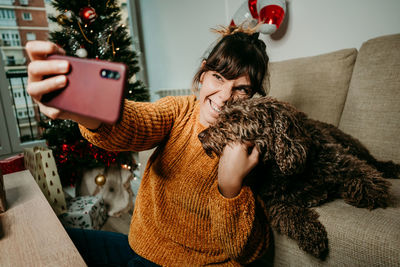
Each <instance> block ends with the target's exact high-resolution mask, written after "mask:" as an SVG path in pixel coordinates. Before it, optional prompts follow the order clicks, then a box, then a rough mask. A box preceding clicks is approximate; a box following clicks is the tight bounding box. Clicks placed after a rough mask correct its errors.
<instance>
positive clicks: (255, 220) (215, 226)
mask: <svg viewBox="0 0 400 267" xmlns="http://www.w3.org/2000/svg"><path fill="white" fill-rule="evenodd" d="M209 208H210V216H211V224H212V232H213V236H214V238H215V239H216V240H217V242H220V245H221V247H222V248H223V249H224V251H225V253H227V254H228V256H229V257H230V258H231V259H234V260H235V261H237V262H239V263H241V264H248V263H250V262H252V261H254V260H255V259H257V258H259V257H260V256H262V255H263V254H264V253H265V252H266V250H267V249H268V247H269V245H270V228H269V226H268V223H267V219H266V210H265V207H264V205H263V202H262V201H261V200H259V199H257V198H255V196H254V194H253V192H252V191H251V189H250V187H248V186H243V187H242V190H241V191H240V193H239V195H237V196H236V197H234V198H225V197H224V196H223V195H222V194H221V193H220V192H219V190H218V183H217V182H216V183H215V184H214V185H213V188H212V193H211V197H210V200H209Z"/></svg>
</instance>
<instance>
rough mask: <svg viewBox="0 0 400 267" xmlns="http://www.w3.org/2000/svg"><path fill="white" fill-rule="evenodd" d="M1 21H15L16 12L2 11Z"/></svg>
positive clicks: (0, 10) (0, 11) (0, 13)
mask: <svg viewBox="0 0 400 267" xmlns="http://www.w3.org/2000/svg"><path fill="white" fill-rule="evenodd" d="M0 20H15V12H14V10H12V9H0Z"/></svg>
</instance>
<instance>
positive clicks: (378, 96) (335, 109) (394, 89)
mask: <svg viewBox="0 0 400 267" xmlns="http://www.w3.org/2000/svg"><path fill="white" fill-rule="evenodd" d="M270 74H271V75H270V84H271V90H270V95H272V96H275V97H277V98H278V99H280V100H284V101H288V102H290V103H292V104H294V105H295V106H296V107H297V108H299V109H300V110H302V111H304V112H306V113H307V114H308V115H309V116H310V117H312V118H315V119H318V120H322V121H325V122H329V123H332V124H334V125H336V126H338V127H339V128H341V129H342V130H343V131H345V132H347V133H349V134H352V135H353V136H355V137H357V138H358V139H360V140H361V141H362V142H363V143H364V144H365V145H366V146H367V147H368V148H369V149H370V151H371V152H372V154H373V155H375V156H376V157H377V158H378V159H381V160H393V161H395V162H397V163H400V34H397V35H391V36H383V37H380V38H376V39H372V40H369V41H367V42H365V43H364V44H363V45H362V47H361V48H360V51H357V50H356V49H354V48H353V49H344V50H340V51H336V52H332V53H329V54H324V55H319V56H314V57H307V58H299V59H293V60H287V61H282V62H273V63H271V66H270ZM150 152H152V151H144V152H140V153H139V161H140V162H141V164H142V167H141V169H142V170H143V169H144V166H145V164H146V161H147V158H148V157H149V155H150ZM391 182H392V184H393V188H392V193H393V195H394V203H393V205H392V206H391V207H389V208H386V209H376V210H373V211H368V210H366V209H358V208H355V207H353V206H350V205H348V204H346V203H344V201H343V200H336V201H333V202H331V203H327V204H325V205H323V206H321V207H318V208H316V210H317V211H318V213H319V214H320V220H321V222H322V223H323V224H324V225H325V227H326V230H327V232H328V238H329V248H330V254H329V256H328V258H327V260H326V261H324V262H321V261H319V260H317V259H315V258H313V257H312V256H310V255H308V254H306V253H305V252H303V251H302V250H300V249H299V248H298V246H297V244H296V243H295V242H294V241H293V240H290V239H288V238H287V237H285V236H282V235H279V234H277V233H275V234H274V251H273V252H272V253H270V254H271V255H269V257H265V258H266V261H265V262H264V263H262V264H261V265H263V266H272V265H275V266H302V267H303V266H351V267H353V266H363V267H364V266H400V179H397V180H391ZM272 254H273V255H272Z"/></svg>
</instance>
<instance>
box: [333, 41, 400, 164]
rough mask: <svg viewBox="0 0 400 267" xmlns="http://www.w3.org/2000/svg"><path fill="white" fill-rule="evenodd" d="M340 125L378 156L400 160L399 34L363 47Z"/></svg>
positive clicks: (371, 42) (382, 158) (355, 67)
mask: <svg viewBox="0 0 400 267" xmlns="http://www.w3.org/2000/svg"><path fill="white" fill-rule="evenodd" d="M339 128H340V129H342V130H343V131H344V132H346V133H349V134H351V135H353V136H355V137H357V138H358V139H359V140H360V141H361V142H362V143H363V144H364V145H366V146H367V148H368V149H369V150H370V151H371V153H372V154H373V155H374V156H375V157H377V158H378V159H381V160H393V161H395V162H397V163H400V34H395V35H388V36H382V37H379V38H375V39H371V40H369V41H367V42H365V43H364V44H363V45H362V46H361V48H360V51H359V53H358V56H357V60H356V64H355V66H354V71H353V76H352V78H351V82H350V87H349V92H348V95H347V99H346V104H345V106H344V110H343V114H342V117H341V119H340V122H339Z"/></svg>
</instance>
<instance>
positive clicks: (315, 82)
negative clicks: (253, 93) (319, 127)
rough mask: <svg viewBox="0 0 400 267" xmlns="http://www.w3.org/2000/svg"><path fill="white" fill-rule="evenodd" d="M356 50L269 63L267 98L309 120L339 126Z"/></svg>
mask: <svg viewBox="0 0 400 267" xmlns="http://www.w3.org/2000/svg"><path fill="white" fill-rule="evenodd" d="M356 56H357V50H356V49H344V50H339V51H336V52H332V53H328V54H323V55H318V56H312V57H305V58H298V59H291V60H285V61H280V62H272V63H271V64H270V95H271V96H273V97H276V98H277V99H279V100H282V101H287V102H289V103H291V104H293V105H294V106H295V107H297V108H298V109H299V110H301V111H303V112H305V113H307V114H308V115H309V116H310V117H311V118H314V119H317V120H321V121H325V122H328V123H332V124H333V125H335V126H338V124H339V119H340V116H341V114H342V111H343V106H344V102H345V99H346V95H347V91H348V88H349V83H350V78H351V75H352V72H353V67H354V62H355V60H356Z"/></svg>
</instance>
